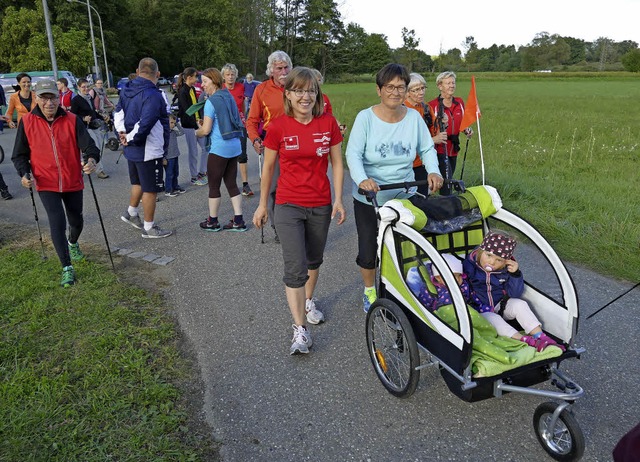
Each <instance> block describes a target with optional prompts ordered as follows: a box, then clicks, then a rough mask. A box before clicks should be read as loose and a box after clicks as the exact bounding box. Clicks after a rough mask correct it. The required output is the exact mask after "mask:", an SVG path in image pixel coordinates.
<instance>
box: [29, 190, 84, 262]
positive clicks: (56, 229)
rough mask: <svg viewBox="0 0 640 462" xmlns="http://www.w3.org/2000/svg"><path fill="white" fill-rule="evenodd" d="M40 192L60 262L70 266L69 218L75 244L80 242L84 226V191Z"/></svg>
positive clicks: (72, 241) (70, 233)
mask: <svg viewBox="0 0 640 462" xmlns="http://www.w3.org/2000/svg"><path fill="white" fill-rule="evenodd" d="M38 194H39V195H40V200H41V201H42V204H43V205H44V209H45V211H46V212H47V217H49V228H50V229H51V240H52V241H53V246H54V247H55V249H56V253H57V254H58V258H59V259H60V263H62V266H63V267H65V266H69V265H71V257H70V256H69V245H68V243H67V236H66V228H67V219H68V220H69V242H70V243H72V244H75V243H76V242H78V238H79V237H80V233H81V232H82V227H83V226H84V219H83V218H82V191H74V192H66V193H59V192H53V191H39V192H38ZM63 205H64V208H63ZM65 210H66V216H65Z"/></svg>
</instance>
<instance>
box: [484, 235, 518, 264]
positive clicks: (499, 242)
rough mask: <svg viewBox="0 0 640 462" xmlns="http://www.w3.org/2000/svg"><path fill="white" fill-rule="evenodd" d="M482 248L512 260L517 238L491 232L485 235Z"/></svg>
mask: <svg viewBox="0 0 640 462" xmlns="http://www.w3.org/2000/svg"><path fill="white" fill-rule="evenodd" d="M480 248H481V249H482V250H484V251H486V252H491V253H492V254H494V255H496V256H498V257H500V258H504V259H505V260H511V259H512V258H513V251H514V250H515V248H516V240H515V239H514V238H512V237H509V236H506V235H504V234H501V233H498V232H491V233H489V234H487V235H486V236H485V237H484V239H483V240H482V244H480Z"/></svg>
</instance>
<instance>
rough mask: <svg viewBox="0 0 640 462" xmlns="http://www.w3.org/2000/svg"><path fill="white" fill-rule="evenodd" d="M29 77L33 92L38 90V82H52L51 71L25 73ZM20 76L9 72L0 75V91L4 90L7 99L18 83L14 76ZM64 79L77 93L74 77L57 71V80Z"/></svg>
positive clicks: (66, 72)
mask: <svg viewBox="0 0 640 462" xmlns="http://www.w3.org/2000/svg"><path fill="white" fill-rule="evenodd" d="M26 73H27V74H29V77H31V83H32V86H33V90H34V91H35V90H37V89H38V82H39V81H42V80H54V78H53V71H32V72H29V71H27V72H26ZM18 74H20V72H10V73H7V74H0V85H2V89H3V90H4V94H5V96H6V97H7V99H9V96H10V95H11V94H12V93H15V92H16V88H15V87H16V86H17V85H18V82H17V81H16V76H17V75H18ZM60 77H65V78H66V79H67V80H68V81H69V88H70V89H71V90H73V91H74V92H76V93H77V92H78V83H77V82H78V80H77V79H76V76H75V75H73V74H72V73H71V72H69V71H58V78H60Z"/></svg>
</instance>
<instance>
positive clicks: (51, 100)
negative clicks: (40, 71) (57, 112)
mask: <svg viewBox="0 0 640 462" xmlns="http://www.w3.org/2000/svg"><path fill="white" fill-rule="evenodd" d="M38 98H40V99H41V100H42V101H44V102H45V103H55V102H56V101H58V99H60V98H59V97H57V96H53V95H49V96H44V95H38Z"/></svg>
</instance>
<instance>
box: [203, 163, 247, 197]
mask: <svg viewBox="0 0 640 462" xmlns="http://www.w3.org/2000/svg"><path fill="white" fill-rule="evenodd" d="M207 176H208V177H209V199H217V198H218V197H220V196H221V194H220V185H221V184H222V181H223V180H224V185H225V186H226V187H227V191H229V197H236V196H237V195H238V194H240V190H239V189H238V184H237V183H236V176H238V158H237V157H231V158H227V157H221V156H219V155H217V154H211V153H210V154H209V158H208V159H207Z"/></svg>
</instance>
